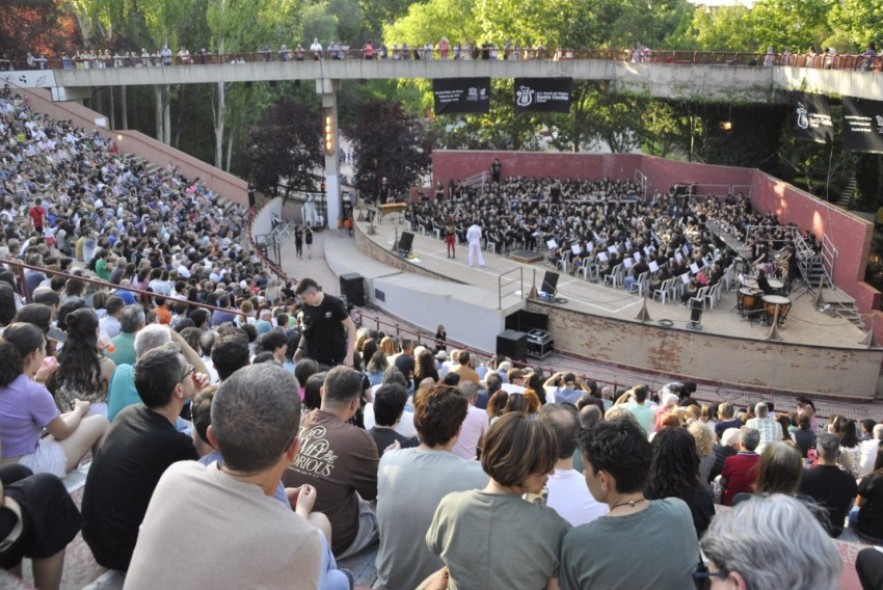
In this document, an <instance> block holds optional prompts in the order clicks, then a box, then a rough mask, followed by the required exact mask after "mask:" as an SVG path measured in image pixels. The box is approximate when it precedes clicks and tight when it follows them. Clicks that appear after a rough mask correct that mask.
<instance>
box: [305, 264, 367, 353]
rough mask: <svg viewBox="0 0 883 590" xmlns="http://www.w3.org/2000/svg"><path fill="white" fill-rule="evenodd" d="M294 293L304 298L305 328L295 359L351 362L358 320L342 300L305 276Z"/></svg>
mask: <svg viewBox="0 0 883 590" xmlns="http://www.w3.org/2000/svg"><path fill="white" fill-rule="evenodd" d="M294 294H295V295H297V296H298V297H300V299H301V301H302V302H303V304H304V305H303V309H302V311H303V314H304V317H303V330H302V333H301V339H300V344H298V347H297V351H296V352H295V354H294V360H295V361H299V360H300V359H302V358H304V357H308V358H311V359H313V360H314V361H316V362H317V363H319V364H320V365H326V366H328V367H333V366H335V365H341V364H342V365H346V366H348V367H349V366H352V364H353V348H354V346H355V342H356V324H355V323H353V320H352V318H350V316H349V314H348V313H347V311H346V306H345V305H344V304H343V301H341V300H340V299H338V298H337V297H334V296H333V295H326V294H325V293H323V292H322V288H321V287H319V285H318V284H317V283H316V281H314V280H313V279H302V280H301V281H300V282H299V283H298V284H297V289H295V291H294Z"/></svg>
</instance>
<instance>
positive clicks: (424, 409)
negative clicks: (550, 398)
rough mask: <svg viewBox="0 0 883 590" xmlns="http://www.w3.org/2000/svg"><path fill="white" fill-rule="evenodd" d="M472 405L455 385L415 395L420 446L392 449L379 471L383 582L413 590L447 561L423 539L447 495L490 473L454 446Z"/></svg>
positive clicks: (479, 484) (394, 589)
mask: <svg viewBox="0 0 883 590" xmlns="http://www.w3.org/2000/svg"><path fill="white" fill-rule="evenodd" d="M466 408H467V403H466V401H465V400H464V399H463V397H462V396H461V395H460V394H459V393H458V392H457V390H456V389H455V388H453V387H448V386H443V385H437V386H430V387H428V388H424V389H420V390H418V391H417V394H416V396H415V399H414V424H415V426H416V427H417V432H418V433H419V436H420V446H418V447H417V448H414V449H407V450H401V451H396V452H394V453H387V454H385V455H384V456H383V458H381V460H380V466H379V468H378V473H377V524H378V528H379V531H380V548H379V549H378V551H377V585H378V586H379V587H383V588H386V589H387V590H411V589H413V588H416V587H417V586H418V585H419V584H420V582H421V581H422V580H423V579H425V578H427V577H428V576H430V575H431V574H432V573H433V572H435V571H436V570H438V569H439V568H441V567H442V566H443V565H444V562H442V560H441V559H440V558H439V557H437V556H436V555H435V554H434V553H433V552H431V551H430V550H429V548H428V547H427V546H426V544H425V543H423V537H424V536H425V535H426V531H427V530H428V529H429V525H430V524H431V523H432V517H433V514H435V510H436V507H437V506H438V504H439V502H441V500H442V498H444V497H445V496H446V495H447V494H448V493H450V492H458V491H464V490H472V489H479V488H483V487H484V486H485V485H486V484H487V482H488V477H487V475H486V474H485V473H484V472H483V471H482V469H481V464H479V463H478V462H477V461H467V460H466V459H463V458H461V457H458V456H457V455H455V454H454V453H453V452H452V450H453V448H454V445H455V443H456V441H457V435H458V432H459V431H460V427H461V424H462V423H463V421H464V419H465V417H466V415H467V414H466Z"/></svg>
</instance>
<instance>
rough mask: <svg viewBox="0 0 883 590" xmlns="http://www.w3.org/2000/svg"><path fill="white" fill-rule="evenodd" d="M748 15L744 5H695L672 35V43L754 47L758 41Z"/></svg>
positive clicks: (718, 47)
mask: <svg viewBox="0 0 883 590" xmlns="http://www.w3.org/2000/svg"><path fill="white" fill-rule="evenodd" d="M749 18H750V11H749V10H748V9H746V8H745V7H743V6H720V7H716V8H709V7H707V6H703V7H701V8H697V9H696V10H695V11H693V13H692V17H691V18H690V20H689V24H687V25H686V26H685V27H683V30H681V31H679V32H678V33H676V34H675V35H674V36H673V38H672V39H671V41H670V44H671V47H672V48H674V49H697V50H700V51H720V50H729V51H757V50H758V48H759V44H758V40H757V39H756V38H755V37H754V33H753V30H752V28H751V26H750V25H749V22H748V21H749Z"/></svg>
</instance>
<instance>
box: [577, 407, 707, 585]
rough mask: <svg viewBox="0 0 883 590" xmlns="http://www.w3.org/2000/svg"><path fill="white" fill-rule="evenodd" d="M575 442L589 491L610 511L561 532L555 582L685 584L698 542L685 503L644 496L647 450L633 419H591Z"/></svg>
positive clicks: (644, 437) (696, 555)
mask: <svg viewBox="0 0 883 590" xmlns="http://www.w3.org/2000/svg"><path fill="white" fill-rule="evenodd" d="M685 434H687V433H685ZM687 436H690V435H689V434H687ZM580 449H581V451H582V459H583V473H584V474H585V477H586V485H587V486H588V488H589V492H591V494H592V496H593V497H594V498H595V499H596V500H597V501H599V502H602V503H605V504H607V506H608V507H609V508H610V512H609V513H608V514H607V516H602V517H601V518H598V519H596V520H593V521H592V522H590V523H588V524H584V525H580V526H578V527H576V528H574V529H573V530H571V531H570V532H569V533H568V534H567V536H566V537H565V538H564V543H563V545H562V549H561V578H560V582H561V588H562V589H565V590H569V589H576V588H579V589H580V590H588V589H594V588H653V589H654V590H683V589H684V588H690V587H692V584H693V580H692V577H691V573H692V571H693V569H694V567H695V565H696V562H697V560H698V558H699V546H698V541H697V538H696V530H695V528H694V526H693V519H692V517H691V515H690V509H689V507H688V506H687V505H686V504H685V503H684V501H683V500H681V499H680V498H673V497H670V498H665V499H662V500H649V499H647V498H646V497H645V496H644V488H645V486H646V484H647V478H648V475H649V472H650V465H651V462H652V455H653V453H652V449H651V447H650V443H649V442H648V441H647V435H646V433H645V432H644V430H643V429H642V428H641V427H640V426H639V425H638V423H637V421H635V420H633V419H631V418H626V419H621V420H615V421H608V420H601V421H599V422H596V423H594V424H592V425H591V426H590V427H589V428H587V429H584V430H583V431H581V432H580ZM660 552H662V553H660ZM651 555H656V556H658V557H659V558H658V559H649V558H648V556H651Z"/></svg>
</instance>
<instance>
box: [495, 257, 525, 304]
mask: <svg viewBox="0 0 883 590" xmlns="http://www.w3.org/2000/svg"><path fill="white" fill-rule="evenodd" d="M504 282H505V283H506V285H505V286H504V285H503V283H504ZM504 291H505V292H504ZM519 293H520V294H521V298H522V299H523V298H524V269H523V268H522V267H521V266H518V267H516V268H513V269H511V270H507V271H506V272H503V273H500V274H498V275H497V309H503V297H506V296H508V295H518V294H519Z"/></svg>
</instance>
